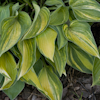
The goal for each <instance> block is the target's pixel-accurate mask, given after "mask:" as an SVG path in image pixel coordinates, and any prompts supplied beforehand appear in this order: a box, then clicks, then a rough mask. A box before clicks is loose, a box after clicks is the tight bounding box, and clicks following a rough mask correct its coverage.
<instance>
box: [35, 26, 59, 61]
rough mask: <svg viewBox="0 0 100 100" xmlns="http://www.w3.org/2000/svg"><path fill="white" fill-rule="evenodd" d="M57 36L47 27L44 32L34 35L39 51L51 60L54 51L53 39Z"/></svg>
mask: <svg viewBox="0 0 100 100" xmlns="http://www.w3.org/2000/svg"><path fill="white" fill-rule="evenodd" d="M56 37H57V33H56V31H54V30H53V29H51V28H47V29H46V30H45V31H44V32H42V33H41V34H40V35H38V36H37V37H36V41H37V46H38V48H39V50H40V52H41V53H42V54H43V55H44V56H45V57H47V58H49V59H51V60H52V61H53V56H54V51H55V39H56Z"/></svg>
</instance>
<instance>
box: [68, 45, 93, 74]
mask: <svg viewBox="0 0 100 100" xmlns="http://www.w3.org/2000/svg"><path fill="white" fill-rule="evenodd" d="M93 62H94V57H93V56H91V55H89V54H87V53H86V52H84V51H83V50H82V49H81V48H79V47H78V46H76V45H75V44H73V43H68V59H67V64H68V65H70V66H71V67H73V68H75V69H77V70H79V71H81V72H84V73H92V70H93Z"/></svg>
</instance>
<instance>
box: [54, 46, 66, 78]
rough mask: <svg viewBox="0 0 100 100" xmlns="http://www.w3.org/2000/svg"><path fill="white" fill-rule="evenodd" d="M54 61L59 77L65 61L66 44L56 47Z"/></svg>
mask: <svg viewBox="0 0 100 100" xmlns="http://www.w3.org/2000/svg"><path fill="white" fill-rule="evenodd" d="M54 63H55V65H56V69H57V71H58V73H59V75H60V77H61V76H62V74H63V71H64V69H65V66H66V63H67V45H66V46H64V47H63V48H62V49H60V50H58V48H57V47H56V49H55V54H54Z"/></svg>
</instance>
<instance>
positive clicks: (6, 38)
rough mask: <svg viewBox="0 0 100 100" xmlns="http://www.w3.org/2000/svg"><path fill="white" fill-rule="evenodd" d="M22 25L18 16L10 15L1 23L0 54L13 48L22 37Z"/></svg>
mask: <svg viewBox="0 0 100 100" xmlns="http://www.w3.org/2000/svg"><path fill="white" fill-rule="evenodd" d="M20 36H21V26H20V24H19V22H18V21H17V20H16V17H9V18H7V19H5V20H3V21H2V23H1V37H0V56H1V55H2V54H3V53H4V52H6V51H8V50H9V49H10V48H12V47H13V46H14V45H15V44H16V43H17V42H18V40H19V39H20Z"/></svg>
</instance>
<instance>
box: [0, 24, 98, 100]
mask: <svg viewBox="0 0 100 100" xmlns="http://www.w3.org/2000/svg"><path fill="white" fill-rule="evenodd" d="M91 29H92V32H93V35H94V38H95V41H96V43H97V46H100V23H94V24H93V25H92V28H91ZM66 72H67V76H64V75H63V76H62V77H61V78H60V80H61V82H62V84H63V95H62V100H100V86H94V87H91V85H92V75H89V74H84V73H81V72H79V71H76V70H75V69H73V68H71V67H69V66H68V65H66ZM0 100H10V99H9V98H8V97H7V95H6V94H4V93H3V92H0ZM15 100H48V99H47V98H46V97H45V96H44V95H42V94H41V93H40V92H39V91H38V90H37V89H36V88H35V87H33V86H30V85H27V84H26V86H25V88H24V90H23V91H22V92H21V93H20V94H19V95H18V96H17V98H16V99H15Z"/></svg>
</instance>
